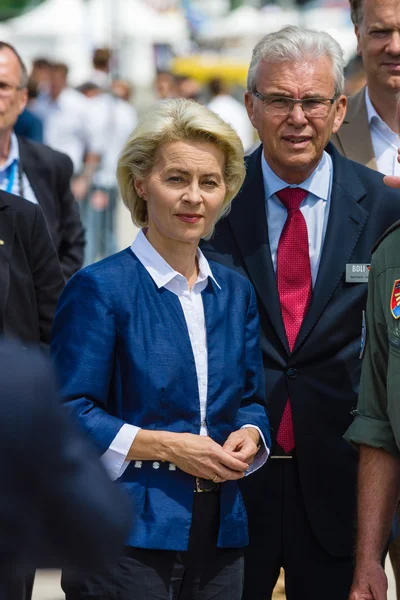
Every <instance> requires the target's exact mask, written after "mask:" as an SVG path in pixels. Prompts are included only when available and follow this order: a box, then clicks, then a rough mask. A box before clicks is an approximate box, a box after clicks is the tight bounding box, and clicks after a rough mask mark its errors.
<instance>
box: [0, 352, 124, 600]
mask: <svg viewBox="0 0 400 600" xmlns="http://www.w3.org/2000/svg"><path fill="white" fill-rule="evenodd" d="M0 364H1V369H0V389H1V404H0V444H1V448H2V451H1V458H0V480H1V482H2V485H1V494H0V531H1V534H0V598H1V593H2V589H5V588H6V587H7V582H8V581H10V579H11V578H18V577H22V576H23V575H24V574H25V573H26V572H29V571H30V570H32V567H48V568H52V567H58V568H60V567H63V566H65V565H68V566H69V567H71V568H76V569H82V570H89V569H90V570H91V569H95V568H97V567H99V566H103V565H104V564H106V563H109V562H110V561H112V560H113V558H114V557H115V556H116V555H117V554H118V552H119V551H120V550H121V548H122V546H123V543H124V541H125V538H126V536H127V534H128V531H129V525H130V523H131V516H132V515H131V509H130V508H129V506H130V503H129V501H127V499H126V497H125V495H124V494H123V493H122V491H121V490H119V489H118V488H117V486H116V485H114V484H113V483H112V482H111V481H110V480H109V479H108V477H107V475H106V472H105V471H104V469H103V467H102V466H101V463H100V461H99V459H98V457H97V456H96V453H95V452H94V451H93V449H92V448H91V446H89V444H88V442H87V441H86V440H85V439H84V437H82V436H81V434H80V433H79V432H78V431H76V430H75V429H74V426H73V425H72V424H71V423H70V421H69V419H68V416H67V414H66V413H65V412H64V411H65V409H63V407H62V406H61V405H59V403H58V401H57V393H56V386H55V382H54V379H53V375H52V373H51V369H50V368H49V366H48V364H47V362H46V360H45V359H44V358H43V357H42V356H41V355H40V354H39V353H36V352H34V351H32V352H31V351H30V350H25V351H24V350H21V349H19V348H17V347H16V346H14V345H12V344H6V343H2V344H0ZM7 598H8V595H7Z"/></svg>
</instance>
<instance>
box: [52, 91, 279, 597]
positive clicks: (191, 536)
mask: <svg viewBox="0 0 400 600" xmlns="http://www.w3.org/2000/svg"><path fill="white" fill-rule="evenodd" d="M243 178H244V163H243V149H242V145H241V142H240V140H239V138H238V136H237V135H236V133H235V131H234V130H233V129H232V128H231V127H230V126H229V125H228V124H227V123H225V122H224V121H222V119H220V118H219V117H218V116H217V115H215V114H214V113H212V112H211V111H209V110H207V109H206V108H205V107H204V106H201V105H199V104H197V103H195V102H192V101H188V100H170V101H166V102H163V103H157V104H156V105H155V106H154V107H153V108H152V109H151V110H150V111H149V112H148V113H147V114H146V115H145V116H144V117H143V118H142V120H141V121H140V122H139V124H138V126H137V127H136V129H135V131H134V132H133V134H132V135H131V137H130V139H129V140H128V142H127V144H126V146H125V148H124V149H123V151H122V153H121V155H120V158H119V161H118V183H119V188H120V191H121V196H122V199H123V201H124V202H125V204H126V205H127V207H128V208H129V210H130V212H131V216H132V219H133V221H134V223H135V224H136V225H137V226H138V227H141V228H142V229H141V231H140V232H139V233H138V235H137V237H136V239H135V241H134V242H133V244H132V246H131V247H130V248H127V249H126V250H123V251H122V252H119V253H118V254H115V255H113V256H111V257H109V258H106V259H104V260H103V261H101V262H99V263H96V264H94V265H91V266H89V267H87V268H85V269H82V270H81V271H80V272H79V273H77V274H76V275H75V276H74V277H73V278H72V279H71V280H70V282H69V283H68V284H67V286H66V288H65V291H64V293H63V295H62V297H61V299H60V303H59V306H58V310H57V316H56V319H55V323H54V329H53V340H52V353H53V358H54V361H55V363H56V365H57V368H58V372H59V374H60V377H61V390H62V396H63V399H64V401H65V402H66V403H67V406H68V407H69V409H70V412H71V413H72V414H74V416H75V417H76V419H77V420H79V422H80V424H81V425H82V426H83V428H84V429H85V430H86V431H87V433H88V435H89V437H90V438H91V439H92V440H93V441H94V442H95V444H96V446H97V448H98V450H99V451H100V452H101V453H102V454H103V456H102V460H103V461H104V463H105V464H106V465H107V468H108V469H109V472H110V474H111V475H112V477H113V478H114V479H117V480H118V481H119V482H120V485H121V486H122V487H123V488H124V489H126V490H127V491H128V493H129V495H130V497H131V500H132V504H133V506H134V518H133V521H132V529H131V532H130V535H129V537H128V539H127V546H126V549H125V552H124V554H123V555H121V557H120V560H119V561H118V564H117V565H116V566H115V568H114V569H109V570H106V571H105V572H104V574H103V575H99V576H98V577H93V578H91V577H87V578H84V577H83V578H74V577H72V576H71V575H69V574H68V573H67V572H65V573H64V574H63V578H62V586H63V589H64V591H65V593H66V599H67V600H83V599H84V598H111V597H115V598H117V597H118V599H119V600H143V599H144V598H146V599H147V600H170V598H175V599H176V600H179V599H181V600H194V599H196V598H202V599H203V600H207V599H210V600H211V598H212V599H213V600H240V598H241V593H242V585H243V556H242V555H243V546H244V545H245V544H246V543H247V541H248V540H247V518H246V513H245V510H244V506H243V501H242V498H241V495H240V492H239V488H238V485H237V481H238V480H239V479H242V477H243V476H244V474H245V473H251V471H252V470H256V469H257V468H258V467H260V466H261V465H262V464H263V463H264V462H265V460H266V458H267V456H268V452H269V443H270V438H269V426H268V418H267V414H266V411H265V397H264V381H263V374H262V362H261V351H260V346H259V321H258V314H257V305H256V300H255V294H254V290H253V288H252V286H251V285H250V283H249V282H248V281H246V279H245V278H243V277H241V276H240V275H238V274H237V273H235V272H234V271H233V270H230V269H226V268H224V267H222V266H219V265H217V264H214V263H208V262H207V260H206V259H205V258H204V256H203V254H202V253H201V251H199V250H198V242H199V240H200V238H202V237H207V236H209V235H210V234H211V233H212V230H213V228H214V225H215V223H216V221H217V220H218V219H219V218H220V217H221V216H222V215H223V214H225V213H226V212H227V211H228V210H229V206H230V203H231V200H232V198H233V197H234V196H235V194H236V193H237V192H238V190H239V189H240V186H241V184H242V182H243ZM77 331H79V336H77V335H76V332H77Z"/></svg>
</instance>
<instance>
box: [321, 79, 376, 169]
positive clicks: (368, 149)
mask: <svg viewBox="0 0 400 600" xmlns="http://www.w3.org/2000/svg"><path fill="white" fill-rule="evenodd" d="M331 142H332V143H333V144H334V145H335V146H336V148H337V149H338V150H339V152H340V153H341V154H343V156H345V157H346V158H350V159H351V160H355V161H356V162H358V163H360V164H362V165H365V166H366V167H369V168H370V169H374V170H375V171H377V170H378V165H377V164H376V158H375V154H374V148H373V146H372V139H371V133H370V130H369V123H368V113H367V105H366V102H365V87H363V88H362V90H360V91H359V92H358V94H356V95H355V96H350V98H348V99H347V111H346V116H345V118H344V121H343V123H342V126H341V127H340V129H339V131H338V132H337V133H336V134H334V135H333V136H332V138H331Z"/></svg>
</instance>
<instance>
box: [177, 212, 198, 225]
mask: <svg viewBox="0 0 400 600" xmlns="http://www.w3.org/2000/svg"><path fill="white" fill-rule="evenodd" d="M176 216H177V217H178V219H180V220H181V221H183V222H184V223H198V222H199V221H200V219H202V216H201V215H183V214H181V215H176Z"/></svg>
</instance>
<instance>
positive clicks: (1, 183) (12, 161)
mask: <svg viewBox="0 0 400 600" xmlns="http://www.w3.org/2000/svg"><path fill="white" fill-rule="evenodd" d="M19 160H20V158H19V146H18V139H17V136H16V135H15V133H14V132H12V134H11V140H10V151H9V153H8V158H7V160H6V162H5V163H4V165H0V190H5V191H7V190H8V183H9V180H10V176H11V171H12V170H13V168H14V167H13V166H14V165H17V167H16V168H15V172H14V181H13V184H12V188H11V190H9V191H10V193H11V194H15V195H16V196H22V197H24V198H25V200H29V202H32V203H33V204H38V201H37V198H36V196H35V193H34V191H33V189H32V187H31V184H30V183H29V179H28V178H27V176H26V175H25V173H22V190H21V185H20V180H19V175H18V163H19ZM22 168H23V165H22Z"/></svg>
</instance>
